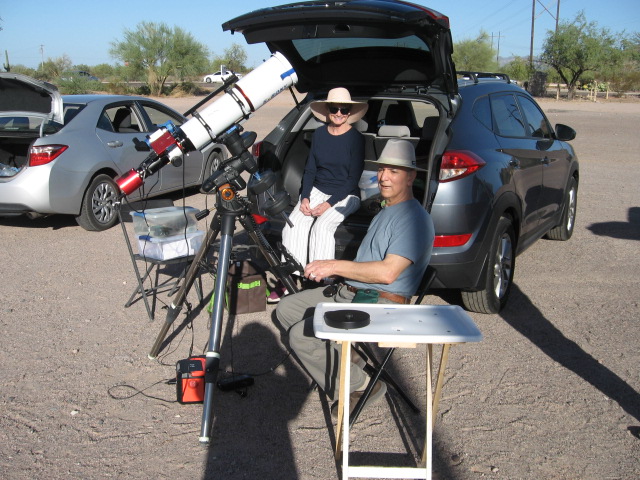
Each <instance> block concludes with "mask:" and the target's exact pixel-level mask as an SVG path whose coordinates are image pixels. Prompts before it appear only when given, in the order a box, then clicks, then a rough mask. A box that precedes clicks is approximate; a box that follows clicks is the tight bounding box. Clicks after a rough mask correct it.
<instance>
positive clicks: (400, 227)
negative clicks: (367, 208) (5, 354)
mask: <svg viewBox="0 0 640 480" xmlns="http://www.w3.org/2000/svg"><path fill="white" fill-rule="evenodd" d="M434 236H435V230H434V228H433V221H432V219H431V215H429V213H428V212H427V211H426V210H425V209H424V208H423V207H422V205H421V204H420V202H418V201H417V200H416V199H415V198H412V199H411V200H407V201H405V202H401V203H398V204H396V205H393V206H391V207H385V208H383V209H382V210H381V211H380V212H379V213H378V214H377V215H376V216H375V217H374V218H373V220H372V222H371V225H370V226H369V229H368V230H367V234H366V235H365V237H364V239H363V240H362V243H361V244H360V247H359V248H358V254H357V255H356V258H355V261H356V262H376V261H381V260H383V259H384V257H385V256H386V255H387V254H388V253H392V254H394V255H400V256H402V257H405V258H407V259H409V260H411V262H412V263H411V265H409V267H407V268H406V269H405V270H404V271H402V273H400V275H399V276H398V278H397V279H396V280H395V281H394V282H393V283H390V284H389V285H385V284H381V283H372V284H369V283H362V282H356V281H354V280H349V281H348V282H347V283H348V284H349V285H352V286H354V287H356V288H373V289H375V290H381V291H384V292H390V293H397V294H399V295H403V296H405V297H411V296H413V295H415V293H416V291H417V290H418V287H419V286H420V280H422V276H423V275H424V271H425V270H426V269H427V266H428V265H429V260H430V259H431V251H432V250H433V239H434Z"/></svg>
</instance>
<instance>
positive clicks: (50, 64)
mask: <svg viewBox="0 0 640 480" xmlns="http://www.w3.org/2000/svg"><path fill="white" fill-rule="evenodd" d="M72 66H73V62H72V61H71V59H70V58H69V56H68V55H63V56H61V57H58V58H56V59H53V60H52V59H51V58H48V59H47V61H46V62H44V63H42V64H40V66H39V67H38V70H37V72H36V78H38V79H40V80H46V81H49V82H50V81H53V80H57V79H58V78H60V77H61V76H62V74H63V73H64V72H67V71H69V70H70V69H71V67H72Z"/></svg>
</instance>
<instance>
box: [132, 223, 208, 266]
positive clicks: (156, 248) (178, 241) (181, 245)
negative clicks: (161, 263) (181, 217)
mask: <svg viewBox="0 0 640 480" xmlns="http://www.w3.org/2000/svg"><path fill="white" fill-rule="evenodd" d="M203 239H204V232H203V231H200V230H196V231H195V232H191V233H187V234H184V233H181V234H180V235H173V236H170V237H152V236H150V235H140V236H138V248H139V253H140V255H142V256H144V257H147V258H154V259H156V260H171V259H172V258H178V257H187V256H189V255H194V254H195V253H196V252H197V251H198V249H199V248H200V246H201V245H202V240H203Z"/></svg>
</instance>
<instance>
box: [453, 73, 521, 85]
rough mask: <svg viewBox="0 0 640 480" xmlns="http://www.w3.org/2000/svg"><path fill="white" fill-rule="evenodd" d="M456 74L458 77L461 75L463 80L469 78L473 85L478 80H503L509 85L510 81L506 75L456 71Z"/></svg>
mask: <svg viewBox="0 0 640 480" xmlns="http://www.w3.org/2000/svg"><path fill="white" fill-rule="evenodd" d="M456 73H457V74H458V75H461V76H462V77H463V78H465V77H466V78H469V79H470V80H473V83H478V79H479V78H487V79H493V80H503V81H505V82H507V83H511V79H510V78H509V75H507V74H506V73H490V72H471V71H466V70H462V71H458V72H456Z"/></svg>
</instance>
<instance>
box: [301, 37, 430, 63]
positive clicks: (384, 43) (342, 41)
mask: <svg viewBox="0 0 640 480" xmlns="http://www.w3.org/2000/svg"><path fill="white" fill-rule="evenodd" d="M293 45H294V46H295V48H296V50H297V51H298V54H299V55H300V57H302V59H303V60H305V61H308V60H310V59H312V58H313V59H316V60H317V61H319V60H321V59H322V56H323V55H325V54H327V53H330V52H335V51H337V50H353V49H358V48H366V49H371V48H385V47H393V48H405V49H408V50H421V51H424V52H428V51H429V46H428V45H427V44H426V43H424V42H423V41H422V40H421V39H420V38H418V37H416V36H415V35H411V36H407V37H402V38H390V39H387V38H309V39H307V38H304V39H300V40H293ZM381 68H384V66H381Z"/></svg>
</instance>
